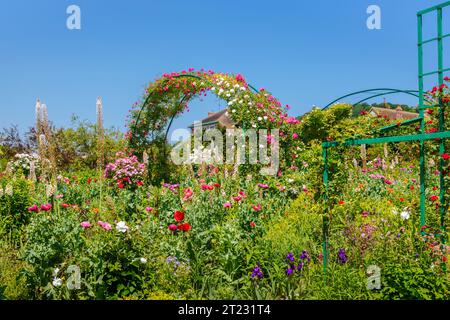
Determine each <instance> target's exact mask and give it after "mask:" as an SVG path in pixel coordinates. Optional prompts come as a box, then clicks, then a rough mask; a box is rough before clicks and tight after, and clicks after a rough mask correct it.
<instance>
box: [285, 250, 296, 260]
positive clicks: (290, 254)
mask: <svg viewBox="0 0 450 320" xmlns="http://www.w3.org/2000/svg"><path fill="white" fill-rule="evenodd" d="M294 260H295V258H294V254H293V253H292V252H289V253H288V254H287V256H286V261H288V262H289V261H292V262H294Z"/></svg>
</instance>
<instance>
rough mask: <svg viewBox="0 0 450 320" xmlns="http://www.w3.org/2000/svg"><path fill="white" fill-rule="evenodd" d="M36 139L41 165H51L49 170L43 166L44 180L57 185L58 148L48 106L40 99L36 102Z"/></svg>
mask: <svg viewBox="0 0 450 320" xmlns="http://www.w3.org/2000/svg"><path fill="white" fill-rule="evenodd" d="M36 139H37V144H38V153H39V159H40V161H41V163H42V164H44V163H45V162H49V164H50V165H49V169H48V168H47V166H46V165H42V180H46V179H47V178H48V179H49V180H50V181H51V183H52V184H56V169H57V168H56V146H55V143H54V141H53V138H52V130H51V127H50V123H49V120H48V110H47V106H46V105H45V104H41V101H40V100H39V99H38V100H37V102H36Z"/></svg>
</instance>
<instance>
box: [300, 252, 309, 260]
mask: <svg viewBox="0 0 450 320" xmlns="http://www.w3.org/2000/svg"><path fill="white" fill-rule="evenodd" d="M300 260H308V262H310V261H311V257H310V256H309V253H308V251H306V250H303V251H302V254H301V255H300Z"/></svg>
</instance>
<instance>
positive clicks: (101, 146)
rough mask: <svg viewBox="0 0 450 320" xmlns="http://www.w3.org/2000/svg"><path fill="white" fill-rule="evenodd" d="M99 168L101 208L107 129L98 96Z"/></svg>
mask: <svg viewBox="0 0 450 320" xmlns="http://www.w3.org/2000/svg"><path fill="white" fill-rule="evenodd" d="M96 112H97V168H98V175H99V183H100V209H101V207H102V186H103V166H104V164H105V130H104V128H103V102H102V98H101V97H97V102H96Z"/></svg>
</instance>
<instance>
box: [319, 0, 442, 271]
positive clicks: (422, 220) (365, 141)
mask: <svg viewBox="0 0 450 320" xmlns="http://www.w3.org/2000/svg"><path fill="white" fill-rule="evenodd" d="M449 6H450V1H447V2H444V3H442V4H439V5H436V6H433V7H431V8H428V9H425V10H422V11H419V12H418V13H417V19H418V23H417V26H418V66H419V74H418V78H419V117H418V118H416V119H412V120H407V121H404V122H402V123H400V124H399V125H400V126H402V125H410V124H412V123H417V122H420V134H414V135H405V136H390V137H378V138H371V139H347V140H346V141H344V142H342V143H339V142H337V141H332V142H323V143H322V157H323V166H324V171H323V183H324V187H325V190H324V200H325V212H324V215H323V271H324V274H325V276H326V271H327V264H328V260H329V250H328V240H329V238H328V231H329V228H328V227H329V215H328V213H329V211H330V203H329V196H328V149H330V148H331V147H335V146H338V145H343V146H352V145H363V144H364V145H371V144H379V143H387V142H403V141H420V225H421V227H422V226H424V225H425V224H426V210H425V202H426V196H425V141H427V140H431V139H436V138H439V139H440V140H439V156H440V157H439V158H440V160H439V175H440V179H439V184H440V196H439V200H440V226H441V230H442V231H443V232H445V213H446V209H447V208H446V204H445V183H444V182H445V181H444V174H443V169H444V159H443V158H442V154H443V153H444V152H445V144H444V143H445V139H447V138H450V131H445V129H446V128H445V125H444V120H445V116H444V104H443V102H442V100H440V101H439V104H438V105H432V106H425V104H424V102H425V98H424V93H425V92H424V77H426V76H431V75H436V74H437V76H438V84H439V85H442V84H443V83H444V73H445V72H447V71H450V68H444V55H443V39H444V38H447V37H450V34H443V30H442V10H443V8H445V7H449ZM431 12H436V13H437V37H434V38H431V39H427V40H423V28H422V27H423V24H422V22H423V21H422V20H423V16H424V15H425V14H428V13H431ZM435 41H436V42H437V46H438V47H437V48H438V69H437V70H435V71H430V72H426V73H424V70H423V46H424V45H425V44H427V43H431V42H435ZM426 108H439V131H438V132H435V133H430V134H426V133H425V118H424V110H425V109H426ZM399 125H397V124H396V125H391V126H387V127H384V128H381V129H380V130H379V131H380V132H386V131H389V130H393V129H395V128H397V127H398V126H399ZM445 238H446V237H445V236H444V237H443V239H442V240H443V242H445V240H446V239H445ZM325 279H326V278H325Z"/></svg>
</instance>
